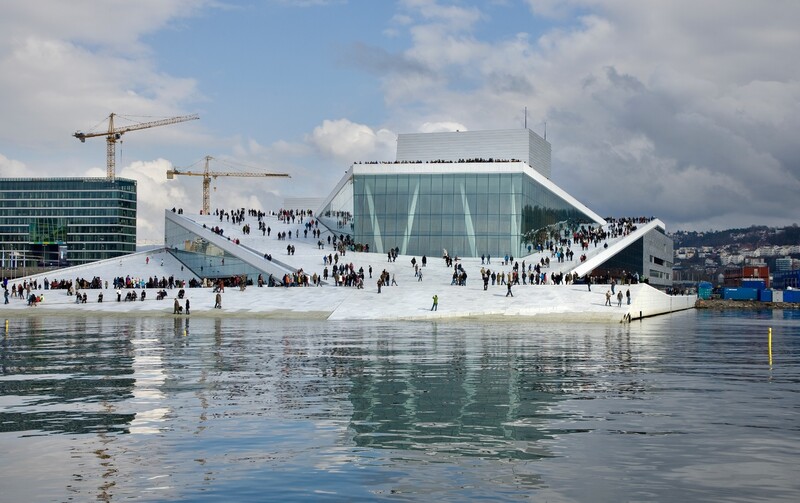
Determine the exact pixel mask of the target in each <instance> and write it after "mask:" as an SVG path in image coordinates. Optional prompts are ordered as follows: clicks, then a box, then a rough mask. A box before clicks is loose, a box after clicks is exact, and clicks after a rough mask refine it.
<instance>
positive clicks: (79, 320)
mask: <svg viewBox="0 0 800 503" xmlns="http://www.w3.org/2000/svg"><path fill="white" fill-rule="evenodd" d="M769 328H772V339H773V364H772V366H771V367H770V365H769V361H768V352H767V339H768V329H769ZM799 419H800V312H799V311H793V312H789V311H785V312H784V311H774V312H769V311H764V312H757V313H756V312H751V313H714V312H707V311H688V312H683V313H679V314H675V315H670V316H664V317H659V318H654V319H648V320H645V321H643V322H634V323H633V324H631V325H600V324H553V323H546V324H537V323H531V322H524V323H523V322H495V323H481V322H474V321H471V322H448V323H411V322H370V323H365V322H322V321H275V320H264V319H259V320H244V319H235V318H224V319H213V318H192V319H175V320H173V319H171V318H114V317H100V318H84V317H41V318H21V319H10V320H9V322H8V332H7V333H6V335H5V337H4V338H2V341H0V501H9V502H22V501H121V500H134V501H178V500H180V501H219V500H225V501H297V500H305V501H366V500H397V501H428V502H431V501H466V500H484V501H519V500H533V501H548V502H561V501H581V502H583V501H601V502H602V501H609V502H612V501H613V502H617V501H741V502H753V501H769V502H774V501H791V502H797V501H800V421H799Z"/></svg>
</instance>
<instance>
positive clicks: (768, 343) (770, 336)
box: [767, 327, 772, 367]
mask: <svg viewBox="0 0 800 503" xmlns="http://www.w3.org/2000/svg"><path fill="white" fill-rule="evenodd" d="M767 348H768V349H769V366H770V367H771V366H772V327H770V329H769V336H768V337H767Z"/></svg>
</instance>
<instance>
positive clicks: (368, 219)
mask: <svg viewBox="0 0 800 503" xmlns="http://www.w3.org/2000/svg"><path fill="white" fill-rule="evenodd" d="M589 222H592V220H591V219H590V218H589V217H588V216H586V215H585V214H583V213H582V212H580V211H578V210H576V209H575V208H574V207H573V206H572V205H570V204H569V203H567V202H566V201H564V200H563V199H561V198H560V197H558V196H556V195H555V194H553V193H552V192H550V191H549V190H547V189H545V188H544V187H542V186H541V185H539V184H538V183H536V182H535V181H534V180H533V179H531V178H530V177H528V176H526V175H525V174H524V173H521V172H520V173H474V174H473V173H456V174H397V175H356V176H355V177H354V181H353V231H354V239H355V241H356V242H357V243H361V244H368V245H369V246H370V249H371V250H374V251H376V252H379V253H385V252H387V251H388V250H391V249H394V248H396V249H398V250H399V252H400V253H401V254H408V255H423V254H425V255H429V256H441V255H442V254H444V253H445V252H446V253H447V254H449V255H450V256H469V257H477V256H481V255H483V254H488V255H491V256H495V257H500V256H504V255H506V254H509V255H512V256H519V255H520V254H522V253H523V252H524V250H525V248H526V245H525V243H526V242H528V241H531V240H532V239H533V238H534V237H536V236H537V235H538V234H537V233H538V232H539V231H540V230H542V229H545V230H547V229H549V228H558V227H560V226H564V225H568V224H569V225H577V224H579V223H589Z"/></svg>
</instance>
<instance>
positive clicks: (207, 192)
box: [167, 155, 291, 215]
mask: <svg viewBox="0 0 800 503" xmlns="http://www.w3.org/2000/svg"><path fill="white" fill-rule="evenodd" d="M213 159H214V158H213V157H211V156H210V155H207V156H206V157H205V161H206V162H205V167H204V168H203V172H202V173H195V172H192V171H180V170H178V169H174V168H173V169H170V170H168V171H167V179H168V180H172V179H173V178H175V175H185V176H202V177H203V214H204V215H209V214H210V213H211V179H212V178H215V179H216V178H217V177H218V176H241V177H262V176H263V177H285V178H291V177H290V176H289V175H288V174H286V173H256V172H239V171H211V170H210V169H209V164H210V162H211V161H212V160H213Z"/></svg>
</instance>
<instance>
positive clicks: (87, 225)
mask: <svg viewBox="0 0 800 503" xmlns="http://www.w3.org/2000/svg"><path fill="white" fill-rule="evenodd" d="M0 250H2V251H1V253H2V267H4V268H11V267H14V268H18V267H22V266H27V267H34V266H37V265H48V266H52V265H67V264H69V265H78V264H84V263H88V262H94V261H96V260H101V259H108V258H114V257H118V256H120V255H125V254H128V253H132V252H134V251H136V181H135V180H129V179H125V178H116V179H114V180H108V179H105V178H5V179H0Z"/></svg>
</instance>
